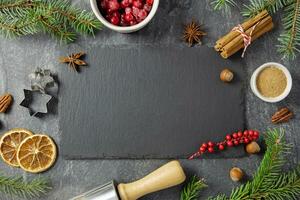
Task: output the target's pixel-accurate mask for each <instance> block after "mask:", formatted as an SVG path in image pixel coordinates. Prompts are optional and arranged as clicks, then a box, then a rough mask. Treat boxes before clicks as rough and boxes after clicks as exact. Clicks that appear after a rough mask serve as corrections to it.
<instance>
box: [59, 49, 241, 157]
mask: <svg viewBox="0 0 300 200" xmlns="http://www.w3.org/2000/svg"><path fill="white" fill-rule="evenodd" d="M87 55H88V56H87V58H86V59H85V60H86V61H87V62H88V63H89V66H90V67H89V68H88V69H85V70H82V73H81V74H79V75H77V76H70V73H72V72H70V71H69V69H67V68H65V69H64V70H63V71H62V73H60V74H59V77H60V78H61V79H62V80H64V82H62V83H61V88H60V97H61V98H60V100H61V101H60V104H59V106H58V107H59V112H60V113H61V117H60V130H61V131H62V147H61V154H62V155H63V157H64V158H68V159H76V158H77V159H78V158H79V159H88V158H125V159H126V158H130V159H135V158H150V159H151V158H188V156H190V155H191V154H192V153H194V152H195V151H196V150H197V149H198V148H199V144H202V143H203V142H206V141H209V140H211V138H214V139H215V140H216V141H222V140H224V133H230V132H234V131H237V130H243V129H244V104H243V103H244V93H243V81H242V80H241V79H240V77H244V76H245V73H244V71H245V70H244V69H243V68H242V66H243V64H242V62H241V59H240V58H239V57H235V59H231V60H224V59H222V58H221V57H220V56H219V55H218V53H216V52H215V50H214V49H213V48H208V47H205V46H203V47H199V48H196V47H195V48H190V47H178V46H176V45H171V46H163V47H161V46H155V45H154V46H149V45H148V46H147V45H145V46H141V45H139V47H138V48H134V47H133V48H117V47H116V48H114V47H113V48H110V47H100V48H96V47H93V48H90V49H88V50H87ZM98 55H101V59H100V58H99V56H98ZM224 67H228V68H230V69H231V70H232V71H234V73H235V79H234V80H233V81H232V83H231V84H226V83H223V82H222V81H221V80H220V72H221V70H222V69H223V68H224ZM70 100H72V101H70ZM78 122H80V123H78ZM182 144H184V145H182ZM224 154H225V155H224ZM215 155H217V154H215ZM242 155H245V153H244V151H241V149H236V151H235V152H231V153H226V152H225V151H224V152H222V153H220V154H219V157H224V156H227V157H241V156H242Z"/></svg>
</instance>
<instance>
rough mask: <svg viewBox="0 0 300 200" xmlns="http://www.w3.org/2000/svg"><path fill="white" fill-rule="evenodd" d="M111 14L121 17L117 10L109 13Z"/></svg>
mask: <svg viewBox="0 0 300 200" xmlns="http://www.w3.org/2000/svg"><path fill="white" fill-rule="evenodd" d="M111 16H116V17H118V18H120V17H121V15H120V13H119V12H117V11H115V12H113V13H112V14H111Z"/></svg>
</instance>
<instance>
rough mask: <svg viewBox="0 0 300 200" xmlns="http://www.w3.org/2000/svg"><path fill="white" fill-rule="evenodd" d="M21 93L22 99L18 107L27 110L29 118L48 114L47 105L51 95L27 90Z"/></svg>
mask: <svg viewBox="0 0 300 200" xmlns="http://www.w3.org/2000/svg"><path fill="white" fill-rule="evenodd" d="M23 92H24V99H23V101H22V102H21V103H20V105H21V106H23V107H25V108H27V109H28V111H29V114H30V116H38V115H40V114H46V113H48V103H49V102H50V100H51V99H52V96H51V95H48V94H45V93H41V92H40V91H32V90H27V89H23Z"/></svg>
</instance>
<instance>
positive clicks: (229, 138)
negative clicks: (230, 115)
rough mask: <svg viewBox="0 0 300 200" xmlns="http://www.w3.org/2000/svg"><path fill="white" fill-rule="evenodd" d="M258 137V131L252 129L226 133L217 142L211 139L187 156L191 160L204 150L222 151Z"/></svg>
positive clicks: (210, 151) (211, 151)
mask: <svg viewBox="0 0 300 200" xmlns="http://www.w3.org/2000/svg"><path fill="white" fill-rule="evenodd" d="M258 138H259V132H258V131H254V130H245V131H244V132H242V131H239V132H237V133H233V134H228V135H226V136H225V140H224V141H222V142H218V143H213V142H211V141H209V142H207V143H203V144H202V145H201V146H200V148H199V150H198V151H197V152H196V153H194V154H193V155H191V156H190V157H189V160H192V159H194V158H196V157H198V156H201V155H202V154H204V153H205V152H209V153H213V152H215V151H216V150H219V151H223V150H224V149H225V147H226V146H227V147H232V146H237V145H239V144H248V143H250V142H251V141H253V140H257V139H258Z"/></svg>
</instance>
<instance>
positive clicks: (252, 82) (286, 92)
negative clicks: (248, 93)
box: [250, 62, 292, 103]
mask: <svg viewBox="0 0 300 200" xmlns="http://www.w3.org/2000/svg"><path fill="white" fill-rule="evenodd" d="M270 66H274V67H278V68H279V69H281V70H282V71H283V73H284V74H285V76H286V79H287V86H286V88H285V90H284V92H283V93H282V94H281V95H279V96H278V97H265V96H262V95H261V94H260V92H259V91H258V89H257V85H256V79H257V76H258V75H259V73H260V72H261V71H262V70H263V69H265V68H266V67H270ZM250 87H251V89H252V91H253V93H254V94H255V95H256V96H257V97H259V98H260V99H262V100H263V101H266V102H270V103H275V102H279V101H281V100H283V99H284V98H285V97H287V96H288V95H289V93H290V91H291V89H292V77H291V74H290V72H289V70H288V69H287V68H286V67H284V66H283V65H281V64H279V63H275V62H268V63H265V64H263V65H262V66H260V67H258V68H257V69H256V70H255V71H254V72H253V74H252V76H251V80H250Z"/></svg>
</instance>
